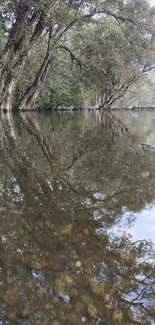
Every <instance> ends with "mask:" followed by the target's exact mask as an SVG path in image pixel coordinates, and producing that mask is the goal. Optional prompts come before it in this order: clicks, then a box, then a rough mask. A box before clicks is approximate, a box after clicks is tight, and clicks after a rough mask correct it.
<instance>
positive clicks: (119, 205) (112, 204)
mask: <svg viewBox="0 0 155 325" xmlns="http://www.w3.org/2000/svg"><path fill="white" fill-rule="evenodd" d="M154 244H155V112H154V111H152V112H151V111H143V112H141V111H133V112H132V111H126V112H125V111H124V112H112V113H110V112H107V113H104V114H103V113H99V112H88V111H83V112H63V113H62V112H61V113H60V112H58V113H22V114H19V115H18V114H11V113H5V114H2V115H1V118H0V324H1V325H5V324H7V325H8V324H19V325H51V324H52V325H68V324H69V325H72V324H73V325H74V324H75V325H80V324H86V325H119V324H122V325H128V324H129V325H132V324H133V325H134V324H137V325H138V324H144V325H149V324H155V322H154V319H155V267H154V266H155V265H154V264H155V246H154Z"/></svg>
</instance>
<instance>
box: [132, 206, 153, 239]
mask: <svg viewBox="0 0 155 325" xmlns="http://www.w3.org/2000/svg"><path fill="white" fill-rule="evenodd" d="M129 232H130V234H131V235H132V236H133V238H135V239H136V240H138V239H151V240H152V241H153V242H154V243H155V206H154V207H152V208H151V209H148V208H147V209H145V210H143V211H142V212H141V213H139V214H138V215H137V218H136V221H135V223H134V225H133V227H132V228H131V229H130V230H129Z"/></svg>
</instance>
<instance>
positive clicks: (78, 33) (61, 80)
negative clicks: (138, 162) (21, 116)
mask: <svg viewBox="0 0 155 325" xmlns="http://www.w3.org/2000/svg"><path fill="white" fill-rule="evenodd" d="M0 10H1V12H0V17H1V22H0V34H1V35H2V37H1V41H0V107H1V110H3V109H6V110H10V109H12V107H13V106H14V107H16V108H17V109H19V110H23V109H25V108H32V107H33V106H34V104H35V103H36V100H37V98H38V96H39V95H40V97H39V101H38V103H39V104H41V103H42V100H41V98H42V99H43V98H45V97H46V98H47V97H48V98H50V100H49V103H48V104H49V105H51V106H55V105H56V106H57V105H60V104H68V103H69V104H71V103H73V99H74V101H77V102H79V104H80V105H82V104H83V103H85V102H86V101H87V100H86V99H87V98H88V101H89V102H91V103H92V102H93V96H92V92H95V89H96V104H97V105H98V106H100V107H101V106H102V107H104V106H110V105H111V104H112V103H113V102H114V101H115V100H116V99H118V98H119V97H121V96H122V94H123V93H124V91H125V90H126V89H128V87H129V86H130V84H132V82H133V81H134V80H135V79H137V78H138V74H139V72H140V70H141V71H147V68H148V66H149V68H151V67H152V57H151V55H150V53H152V50H153V47H154V32H153V27H152V26H153V18H154V12H153V10H152V9H151V8H150V7H149V5H148V3H147V1H139V0H136V1H126V2H125V3H124V1H123V0H122V1H110V0H108V1H106V2H104V3H103V2H102V1H100V0H98V1H95V0H94V1H84V0H83V1H74V0H73V1H67V0H66V1H61V0H58V1H49V0H39V1H36V0H31V1H24V0H10V1H2V3H1V6H0ZM70 59H71V60H70ZM69 60H70V61H69ZM72 62H76V65H74V69H72V67H73V65H72ZM79 67H81V70H80V69H79ZM47 76H49V80H50V81H49V82H48V83H46V80H47ZM44 85H45V88H44V91H43V92H42V93H40V92H41V90H42V88H43V86H44ZM45 93H46V96H44V94H45ZM97 93H99V95H97ZM91 96H92V97H91ZM58 97H59V100H58ZM45 104H46V102H45Z"/></svg>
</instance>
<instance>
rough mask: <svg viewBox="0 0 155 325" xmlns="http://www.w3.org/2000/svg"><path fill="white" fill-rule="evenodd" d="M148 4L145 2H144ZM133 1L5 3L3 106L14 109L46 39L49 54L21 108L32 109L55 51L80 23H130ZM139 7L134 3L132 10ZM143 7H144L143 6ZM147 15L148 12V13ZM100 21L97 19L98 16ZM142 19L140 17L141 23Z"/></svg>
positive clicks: (0, 60)
mask: <svg viewBox="0 0 155 325" xmlns="http://www.w3.org/2000/svg"><path fill="white" fill-rule="evenodd" d="M144 3H145V2H144ZM129 4H130V1H127V2H126V3H124V2H123V0H122V1H109V0H108V1H106V2H105V3H103V2H102V1H95V0H94V1H92V0H91V1H84V0H83V1H74V0H73V1H67V0H66V1H61V0H57V1H49V0H40V1H36V0H29V1H24V0H10V1H3V2H2V5H1V17H3V21H4V23H3V28H4V29H5V30H6V31H7V32H6V33H5V35H6V38H7V41H6V44H5V45H4V47H3V49H2V51H1V55H0V106H1V109H2V110H3V109H7V110H10V109H11V108H12V99H13V94H14V91H15V88H16V85H17V82H18V80H19V78H20V76H21V75H22V73H23V70H24V68H25V66H26V64H27V62H28V60H29V59H30V58H31V56H32V55H33V54H34V53H36V52H37V50H38V47H39V44H40V42H41V41H42V40H43V39H45V40H46V48H45V53H44V56H43V59H42V62H41V63H40V66H39V68H38V70H37V71H36V72H35V75H34V79H33V81H32V83H31V84H30V85H29V86H28V87H27V89H26V90H25V92H24V94H23V95H22V97H21V99H20V102H19V104H18V109H20V110H22V109H24V108H30V107H32V106H33V104H34V102H35V101H36V98H37V96H38V94H39V92H40V90H41V88H42V86H43V84H44V82H45V80H46V77H47V75H48V73H49V71H50V69H51V72H52V64H53V58H54V56H55V51H56V48H57V46H58V45H59V44H60V41H61V42H62V40H63V39H64V38H66V37H68V35H69V31H70V30H71V28H73V27H74V26H77V24H78V23H79V24H83V25H85V24H86V23H87V22H88V21H89V20H90V19H91V18H92V17H93V16H95V15H97V14H102V15H103V16H106V15H109V16H112V17H113V18H114V19H116V20H117V21H118V22H119V23H120V24H121V25H122V24H124V23H125V22H128V24H129V25H131V24H133V20H132V18H131V17H128V14H127V8H128V6H129ZM137 4H138V5H139V1H136V7H134V5H133V3H132V7H131V8H132V10H133V11H134V10H135V16H136V10H137V9H136V8H137ZM140 7H141V8H142V5H140ZM146 16H147V13H146ZM96 19H97V16H96ZM139 22H140V16H139V17H138V23H139Z"/></svg>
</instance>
